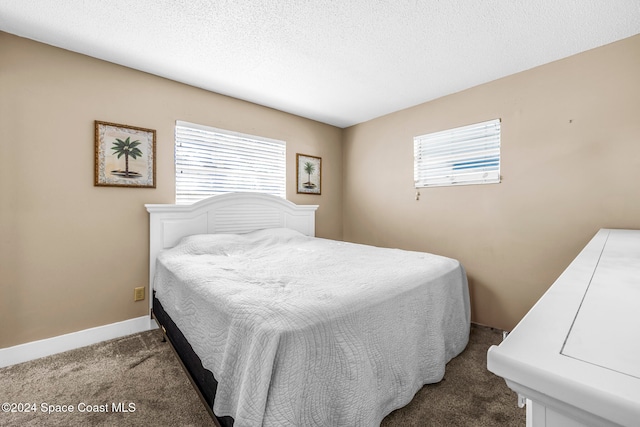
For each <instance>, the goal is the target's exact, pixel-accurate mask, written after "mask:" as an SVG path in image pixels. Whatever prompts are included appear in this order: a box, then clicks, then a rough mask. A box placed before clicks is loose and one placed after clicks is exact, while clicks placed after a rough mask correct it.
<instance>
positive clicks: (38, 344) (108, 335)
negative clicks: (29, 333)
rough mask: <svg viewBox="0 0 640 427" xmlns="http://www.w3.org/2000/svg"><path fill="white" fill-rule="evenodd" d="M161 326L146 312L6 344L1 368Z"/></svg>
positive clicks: (0, 359)
mask: <svg viewBox="0 0 640 427" xmlns="http://www.w3.org/2000/svg"><path fill="white" fill-rule="evenodd" d="M157 327H158V326H157V325H156V322H155V321H154V320H153V319H152V318H151V317H150V316H142V317H137V318H135V319H129V320H124V321H122V322H117V323H111V324H110V325H104V326H98V327H95V328H90V329H85V330H83V331H78V332H72V333H70V334H65V335H59V336H57V337H53V338H47V339H44V340H39V341H32V342H28V343H26V344H20V345H16V346H13V347H7V348H2V349H0V368H3V367H5V366H11V365H15V364H16V363H22V362H27V361H29V360H33V359H39V358H41V357H45V356H50V355H52V354H57V353H62V352H63V351H68V350H73V349H75V348H80V347H85V346H88V345H91V344H96V343H99V342H102V341H107V340H110V339H114V338H120V337H123V336H126V335H131V334H135V333H138V332H144V331H149V330H151V329H156V328H157Z"/></svg>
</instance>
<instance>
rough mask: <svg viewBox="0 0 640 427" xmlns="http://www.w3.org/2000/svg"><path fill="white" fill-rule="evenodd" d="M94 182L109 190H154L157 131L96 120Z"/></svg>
mask: <svg viewBox="0 0 640 427" xmlns="http://www.w3.org/2000/svg"><path fill="white" fill-rule="evenodd" d="M95 152H96V160H95V182H94V185H96V186H108V187H147V188H155V187H156V163H155V158H156V131H155V130H154V129H145V128H140V127H135V126H127V125H121V124H117V123H108V122H101V121H98V120H96V121H95Z"/></svg>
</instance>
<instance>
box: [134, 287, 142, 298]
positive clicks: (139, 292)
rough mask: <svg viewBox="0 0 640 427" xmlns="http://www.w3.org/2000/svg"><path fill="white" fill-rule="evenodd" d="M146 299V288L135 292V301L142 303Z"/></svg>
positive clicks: (136, 289) (137, 289)
mask: <svg viewBox="0 0 640 427" xmlns="http://www.w3.org/2000/svg"><path fill="white" fill-rule="evenodd" d="M143 299H144V286H143V287H140V288H135V289H134V290H133V300H134V301H142V300H143Z"/></svg>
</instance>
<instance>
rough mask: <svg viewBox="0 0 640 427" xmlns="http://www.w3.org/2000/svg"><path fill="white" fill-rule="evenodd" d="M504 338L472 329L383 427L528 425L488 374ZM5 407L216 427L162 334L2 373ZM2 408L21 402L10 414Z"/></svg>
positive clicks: (89, 419)
mask: <svg viewBox="0 0 640 427" xmlns="http://www.w3.org/2000/svg"><path fill="white" fill-rule="evenodd" d="M501 339H502V337H501V332H500V331H496V330H493V329H490V328H485V327H480V326H476V325H473V326H472V328H471V335H470V341H469V345H468V346H467V348H466V349H465V351H464V352H463V353H462V354H460V355H459V356H458V357H456V358H454V359H453V360H452V361H451V362H449V364H448V365H447V368H446V373H445V378H444V380H442V381H441V382H439V383H437V384H431V385H426V386H424V387H423V388H422V389H421V390H420V391H419V392H418V393H417V394H416V396H415V398H414V399H413V401H411V402H410V403H409V404H408V405H407V406H405V407H404V408H401V409H398V410H396V411H394V412H392V413H391V414H389V415H388V416H387V417H386V418H385V419H384V420H383V422H382V426H383V427H395V426H402V427H405V426H407V427H408V426H420V427H422V426H509V427H512V426H524V425H525V413H524V412H525V411H524V409H520V408H518V407H517V405H516V394H515V393H514V392H512V391H511V390H509V389H508V388H507V386H506V385H505V383H504V381H503V380H502V379H501V378H499V377H496V376H495V375H493V374H492V373H490V372H489V371H487V369H486V354H487V349H488V348H489V346H491V345H492V344H498V343H499V342H500V341H501ZM0 403H2V404H3V411H2V412H0V425H1V426H14V425H15V426H213V425H214V423H213V421H212V420H211V418H210V417H209V414H208V412H207V410H206V409H205V407H204V406H203V404H202V402H201V401H200V399H199V398H198V395H197V393H196V392H195V390H194V389H193V387H192V385H191V383H190V381H189V380H188V378H187V376H186V375H185V373H184V372H183V370H182V367H181V366H180V364H179V362H178V360H177V358H176V356H175V355H174V353H173V351H172V350H171V348H170V347H169V345H168V344H167V343H163V342H162V341H161V335H160V332H159V331H151V332H143V333H140V334H134V335H131V336H127V337H123V338H119V339H115V340H111V341H107V342H104V343H100V344H96V345H92V346H89V347H84V348H81V349H77V350H72V351H69V352H65V353H61V354H57V355H53V356H49V357H45V358H42V359H38V360H34V361H30V362H26V363H22V364H19V365H14V366H9V367H6V368H2V369H0ZM4 403H14V404H15V405H13V407H10V408H9V412H6V411H5V410H6V409H7V408H6V405H4ZM70 409H72V410H73V412H70ZM11 410H15V411H16V412H11Z"/></svg>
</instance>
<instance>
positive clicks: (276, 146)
mask: <svg viewBox="0 0 640 427" xmlns="http://www.w3.org/2000/svg"><path fill="white" fill-rule="evenodd" d="M175 138H176V150H175V158H176V203H180V204H188V203H194V202H197V201H198V200H202V199H204V198H206V197H209V196H213V195H217V194H222V193H229V192H238V191H239V192H242V191H255V192H259V193H268V194H272V195H275V196H280V197H282V198H286V143H285V142H284V141H279V140H275V139H268V138H263V137H259V136H253V135H245V134H241V133H237V132H231V131H227V130H222V129H216V128H212V127H208V126H202V125H197V124H193V123H187V122H182V121H178V122H176V135H175Z"/></svg>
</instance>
